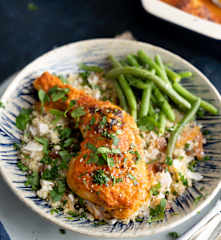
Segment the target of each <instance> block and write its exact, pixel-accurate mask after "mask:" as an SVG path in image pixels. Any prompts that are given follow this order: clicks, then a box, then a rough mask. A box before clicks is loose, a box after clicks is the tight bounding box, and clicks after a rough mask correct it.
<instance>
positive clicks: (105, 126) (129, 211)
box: [34, 72, 152, 220]
mask: <svg viewBox="0 0 221 240" xmlns="http://www.w3.org/2000/svg"><path fill="white" fill-rule="evenodd" d="M55 86H57V87H59V88H61V89H64V88H68V89H69V92H68V93H67V99H66V100H65V101H61V100H59V101H56V102H50V103H49V104H47V105H48V107H49V108H56V109H60V110H66V109H67V108H68V106H69V104H70V101H71V100H75V101H76V103H75V105H74V106H73V107H72V108H71V110H69V113H68V115H69V117H71V112H72V111H75V110H76V109H79V108H81V110H83V112H84V114H83V115H82V116H81V117H79V118H78V119H77V124H78V127H79V129H80V130H81V132H82V135H83V138H84V140H83V142H82V143H81V151H80V152H79V154H78V156H77V157H75V158H73V159H72V160H71V162H70V165H69V169H68V173H67V183H68V185H69V187H70V188H71V189H72V190H73V192H75V193H76V194H77V195H79V196H80V197H82V198H83V199H86V200H89V201H91V202H93V203H95V204H97V205H98V206H101V207H102V208H104V210H105V211H106V212H108V213H109V214H110V215H111V217H114V218H117V219H123V220H124V219H125V220H126V219H130V218H132V217H133V215H134V214H135V213H136V212H137V211H138V210H139V208H140V207H141V206H142V205H144V204H145V202H146V201H147V200H148V192H149V190H150V186H151V181H152V180H151V179H152V172H151V171H147V170H146V166H145V162H144V160H143V145H142V140H141V138H140V135H139V130H138V128H137V126H136V123H135V122H134V120H133V118H132V117H131V116H130V115H129V114H128V113H126V112H125V111H123V110H122V109H121V108H120V107H118V106H116V105H114V104H112V103H110V102H109V101H99V100H96V99H94V98H93V97H91V96H89V95H87V94H86V93H85V92H84V91H81V90H77V89H75V88H72V87H71V86H70V85H68V84H63V83H62V82H61V80H60V79H59V78H58V77H56V76H53V75H51V74H49V73H47V72H45V73H43V74H42V75H41V76H40V77H39V78H37V79H36V80H35V82H34V87H35V88H36V89H37V90H39V89H43V90H44V91H45V92H48V91H49V90H50V89H51V88H52V87H55ZM74 125H76V119H75V120H74V119H73V126H74Z"/></svg>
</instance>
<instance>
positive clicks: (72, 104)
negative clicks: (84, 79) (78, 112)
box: [64, 100, 76, 117]
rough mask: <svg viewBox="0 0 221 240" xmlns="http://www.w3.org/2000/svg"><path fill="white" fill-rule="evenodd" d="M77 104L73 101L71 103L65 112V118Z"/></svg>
mask: <svg viewBox="0 0 221 240" xmlns="http://www.w3.org/2000/svg"><path fill="white" fill-rule="evenodd" d="M75 104H76V101H75V100H71V101H70V103H69V106H68V108H67V109H66V110H65V112H64V116H65V117H67V113H68V112H69V111H70V110H71V109H72V107H73V106H74V105H75Z"/></svg>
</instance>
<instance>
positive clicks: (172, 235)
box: [168, 232, 180, 240]
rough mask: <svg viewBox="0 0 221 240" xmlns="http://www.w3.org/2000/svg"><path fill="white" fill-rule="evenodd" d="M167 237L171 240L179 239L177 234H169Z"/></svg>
mask: <svg viewBox="0 0 221 240" xmlns="http://www.w3.org/2000/svg"><path fill="white" fill-rule="evenodd" d="M168 236H169V237H170V238H171V240H174V239H177V238H179V237H180V236H179V234H178V233H177V232H169V233H168Z"/></svg>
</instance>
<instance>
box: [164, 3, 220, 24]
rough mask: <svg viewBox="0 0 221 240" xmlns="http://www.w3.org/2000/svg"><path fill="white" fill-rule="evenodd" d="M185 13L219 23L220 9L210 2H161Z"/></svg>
mask: <svg viewBox="0 0 221 240" xmlns="http://www.w3.org/2000/svg"><path fill="white" fill-rule="evenodd" d="M162 1H164V2H166V3H168V4H170V5H173V6H174V7H177V8H179V9H181V10H183V11H185V12H187V13H190V14H192V15H195V16H197V17H201V18H204V19H207V20H210V21H214V22H217V23H221V8H219V7H218V6H216V5H215V4H213V3H212V1H211V0H162Z"/></svg>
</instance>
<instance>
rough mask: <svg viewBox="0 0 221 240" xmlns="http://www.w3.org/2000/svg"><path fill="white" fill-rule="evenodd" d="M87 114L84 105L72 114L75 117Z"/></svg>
mask: <svg viewBox="0 0 221 240" xmlns="http://www.w3.org/2000/svg"><path fill="white" fill-rule="evenodd" d="M85 114H86V112H85V111H84V108H83V107H78V108H76V109H74V110H73V111H72V112H71V116H72V117H73V118H79V117H81V116H84V115H85Z"/></svg>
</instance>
